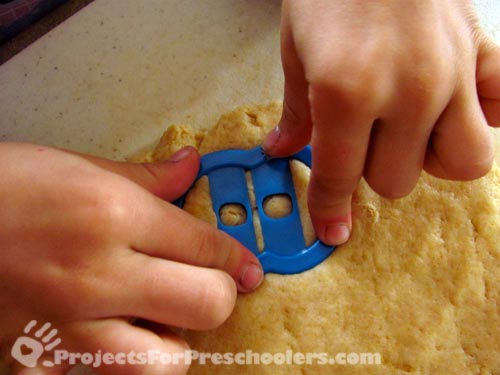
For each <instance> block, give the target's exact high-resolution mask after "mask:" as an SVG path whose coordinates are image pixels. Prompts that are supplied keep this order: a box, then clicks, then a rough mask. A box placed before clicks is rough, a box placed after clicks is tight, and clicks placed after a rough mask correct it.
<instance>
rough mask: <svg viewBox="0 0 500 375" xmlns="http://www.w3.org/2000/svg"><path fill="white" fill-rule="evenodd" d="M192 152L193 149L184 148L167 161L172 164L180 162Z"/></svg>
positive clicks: (189, 147)
mask: <svg viewBox="0 0 500 375" xmlns="http://www.w3.org/2000/svg"><path fill="white" fill-rule="evenodd" d="M192 152H193V148H192V147H191V146H186V147H183V148H181V149H180V150H179V151H177V152H176V153H174V154H173V155H172V156H171V157H170V158H169V159H168V160H169V161H171V162H174V163H177V162H179V161H181V160H184V159H186V158H187V157H188V156H189V155H191V153H192Z"/></svg>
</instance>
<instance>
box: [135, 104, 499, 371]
mask: <svg viewBox="0 0 500 375" xmlns="http://www.w3.org/2000/svg"><path fill="white" fill-rule="evenodd" d="M280 114H281V104H280V103H272V104H269V105H257V106H249V107H241V108H238V109H236V110H235V111H233V112H231V113H228V114H225V115H223V116H222V117H221V118H220V120H219V121H218V123H217V124H216V125H215V126H214V127H212V128H211V129H210V130H209V131H208V132H206V133H201V132H196V131H194V130H192V129H191V128H190V127H189V126H185V125H173V126H171V127H169V128H168V129H167V131H166V132H165V134H164V135H163V137H162V139H161V141H160V143H159V144H158V146H157V147H156V149H155V150H154V151H153V152H151V153H149V154H148V155H146V156H145V157H144V158H143V159H144V160H159V159H162V158H166V157H168V156H169V155H170V154H172V153H173V152H175V151H176V150H177V149H179V148H180V147H182V146H185V145H187V144H190V145H193V146H195V147H197V148H198V149H199V150H200V152H201V153H202V154H203V153H207V152H211V151H215V150H220V149H225V148H251V147H255V146H257V145H258V144H260V142H261V141H262V139H263V137H264V135H265V134H266V133H267V132H268V131H269V130H270V129H271V128H272V127H273V126H274V125H275V124H276V123H277V122H278V120H279V116H280ZM308 179H309V171H308V170H307V168H305V167H304V166H303V165H299V166H295V167H294V183H295V186H296V190H297V194H298V197H299V200H300V202H301V203H300V206H301V207H300V208H301V214H302V215H301V216H302V221H303V227H304V231H305V232H306V235H307V236H308V239H309V241H311V240H313V239H314V234H313V232H312V227H311V223H310V220H309V216H308V214H307V208H306V189H307V183H308ZM185 208H186V210H188V211H189V212H191V213H192V214H193V215H195V216H197V217H199V218H201V219H203V220H206V221H208V222H210V223H212V224H215V222H216V221H215V215H214V213H213V211H212V209H211V203H210V195H209V191H208V183H207V180H206V179H203V180H200V181H199V182H198V183H197V185H196V186H195V187H194V189H193V190H192V191H191V193H190V195H189V196H188V198H187V201H186V205H185ZM499 208H500V174H499V171H498V169H497V167H494V168H493V170H492V171H491V172H490V173H489V174H488V175H487V176H485V177H484V178H481V179H478V180H476V181H472V182H449V181H444V180H439V179H436V178H433V177H431V176H429V175H427V174H426V173H422V176H421V178H420V181H419V183H418V185H417V186H416V188H415V190H414V191H413V192H412V193H411V194H410V195H409V196H407V197H405V198H403V199H398V200H388V199H384V198H381V197H379V196H378V195H377V194H375V193H374V192H373V191H372V190H371V189H370V188H369V187H368V185H367V184H366V183H365V182H364V181H361V183H360V186H359V188H358V190H357V191H356V194H355V197H354V201H353V215H354V224H353V233H352V237H351V239H350V240H349V241H348V243H346V244H345V245H342V246H340V247H338V248H337V249H336V251H335V252H334V253H333V254H332V255H331V256H330V257H329V258H328V259H327V260H326V261H325V262H323V263H322V264H320V265H319V266H317V267H315V268H313V269H312V270H309V271H307V272H304V273H301V274H297V275H291V276H282V275H275V274H267V275H266V278H265V281H264V282H263V284H262V285H261V286H260V288H259V289H258V290H257V291H256V292H254V293H252V294H249V295H239V296H238V301H237V304H236V308H235V310H234V312H233V314H232V315H231V317H230V318H229V320H228V321H227V322H225V323H224V324H223V325H222V326H221V327H219V328H218V329H215V330H213V331H209V332H194V331H181V332H180V334H181V335H182V336H183V337H185V338H186V340H187V341H188V343H189V344H190V345H191V347H192V348H193V349H196V350H198V351H200V352H210V353H214V352H220V353H225V352H234V353H236V352H245V351H246V350H251V351H253V352H255V353H266V352H269V353H278V352H280V353H285V352H286V351H287V350H292V351H293V352H294V353H295V352H301V353H320V352H326V353H329V354H330V355H331V356H332V357H333V356H335V354H338V353H380V355H381V359H382V360H381V362H382V363H381V364H380V365H342V364H337V365H318V364H316V365H315V364H311V365H309V364H302V365H276V364H275V365H272V364H271V365H259V366H258V365H246V366H245V365H210V364H209V365H203V366H202V365H199V364H197V363H196V362H194V363H193V366H192V367H191V369H190V374H192V375H205V374H270V375H271V374H272V375H276V374H287V375H291V374H301V375H304V374H308V375H312V374H336V375H347V374H384V375H392V374H460V375H466V374H481V375H486V374H488V375H492V374H499V373H500V218H499V212H500V211H499Z"/></svg>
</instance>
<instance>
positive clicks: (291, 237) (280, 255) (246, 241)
mask: <svg viewBox="0 0 500 375" xmlns="http://www.w3.org/2000/svg"><path fill="white" fill-rule="evenodd" d="M294 159H295V160H298V161H301V162H302V163H304V164H305V165H307V166H308V167H311V148H310V146H306V147H305V148H304V149H302V150H301V151H300V152H298V153H296V154H294V155H292V156H290V157H286V158H270V157H268V156H266V155H265V154H264V152H263V151H262V148H261V147H257V148H254V149H252V150H222V151H217V152H213V153H210V154H207V155H205V156H203V157H202V158H201V167H200V171H199V173H198V177H197V178H196V180H198V179H199V178H201V177H202V176H208V180H209V186H210V195H211V198H212V208H213V210H214V212H215V215H216V216H217V226H218V228H219V229H221V230H222V231H224V232H226V233H228V234H230V235H231V236H233V237H235V238H236V239H237V240H239V241H240V242H241V243H242V244H243V245H245V246H246V247H247V248H249V249H250V250H251V251H252V252H253V253H254V254H255V255H256V256H257V258H258V259H259V261H260V262H261V264H262V267H263V269H264V273H267V272H273V273H278V274H294V273H300V272H303V271H306V270H308V269H311V268H313V267H315V266H316V265H318V264H319V263H321V262H322V261H323V260H325V259H326V258H327V257H328V256H329V255H330V254H331V253H332V252H333V250H335V247H334V246H328V245H326V244H324V243H322V242H321V241H319V240H316V241H315V242H314V243H313V244H312V245H310V246H309V247H307V246H306V244H305V239H304V234H303V230H302V225H301V221H300V215H299V208H298V207H299V206H298V203H297V197H296V194H295V188H294V185H293V181H292V175H291V172H290V166H289V162H290V160H294ZM247 171H249V172H250V173H251V176H252V183H253V186H254V192H255V200H256V204H257V214H258V215H259V219H260V225H261V229H262V236H263V239H264V249H263V250H262V251H259V249H258V247H257V239H256V234H255V228H254V224H253V223H254V221H253V214H254V213H253V210H252V206H251V204H250V199H249V192H248V186H247V181H246V177H245V172H247ZM187 194H189V192H188V193H187ZM187 194H186V195H187ZM186 195H184V196H183V197H182V198H180V199H179V200H178V201H177V202H176V204H177V205H178V206H180V207H183V206H184V201H185V197H186ZM274 195H286V196H288V197H289V198H290V201H291V203H292V209H291V212H290V214H289V215H287V216H285V217H281V218H271V217H269V216H268V215H267V214H266V213H265V211H264V207H263V205H264V201H265V200H266V198H268V197H271V196H274ZM227 204H237V205H241V206H242V207H244V208H245V210H246V214H247V215H246V220H245V222H244V223H242V224H240V225H234V226H231V225H225V224H224V223H223V222H222V220H221V217H220V211H221V208H222V207H223V206H225V205H227Z"/></svg>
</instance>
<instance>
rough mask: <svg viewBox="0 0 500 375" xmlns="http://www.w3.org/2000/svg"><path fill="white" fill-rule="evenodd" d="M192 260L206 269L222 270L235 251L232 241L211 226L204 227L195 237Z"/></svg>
mask: <svg viewBox="0 0 500 375" xmlns="http://www.w3.org/2000/svg"><path fill="white" fill-rule="evenodd" d="M196 238H197V243H196V249H195V250H194V251H195V254H194V259H197V261H199V262H200V264H203V265H204V266H206V267H211V268H218V269H224V267H225V266H226V265H227V263H228V261H229V258H230V257H231V254H232V252H234V251H236V248H235V246H234V243H233V241H232V240H231V238H230V237H229V236H226V235H224V234H223V233H221V232H219V231H218V230H216V229H215V228H213V227H211V226H208V225H206V226H204V227H203V228H202V229H201V230H200V231H199V233H198V235H197V237H196Z"/></svg>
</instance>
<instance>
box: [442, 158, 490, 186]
mask: <svg viewBox="0 0 500 375" xmlns="http://www.w3.org/2000/svg"><path fill="white" fill-rule="evenodd" d="M492 165H493V157H491V158H489V157H486V158H480V159H475V160H474V159H472V160H471V159H469V160H468V161H467V162H466V163H452V164H449V165H447V166H446V170H447V172H448V173H449V175H450V176H451V177H452V178H453V179H456V180H460V181H471V180H475V179H478V178H480V177H483V176H484V175H486V174H487V173H488V172H489V171H490V169H491V167H492Z"/></svg>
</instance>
